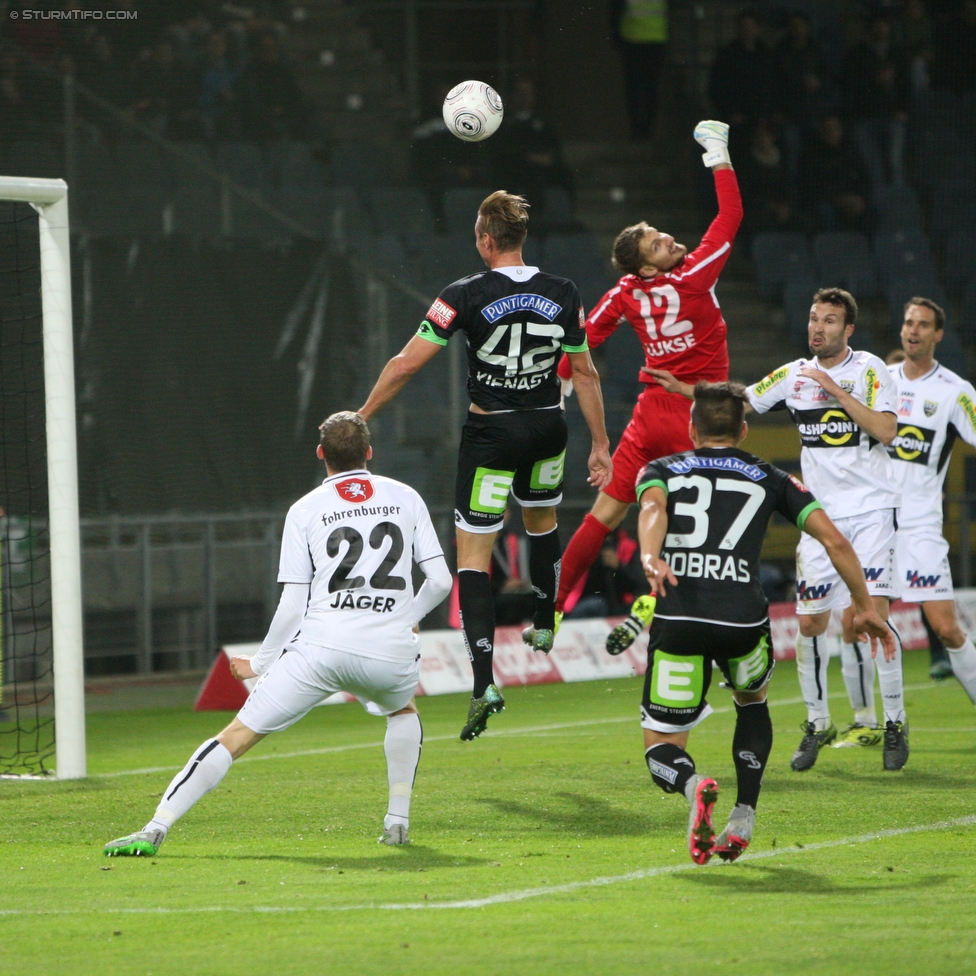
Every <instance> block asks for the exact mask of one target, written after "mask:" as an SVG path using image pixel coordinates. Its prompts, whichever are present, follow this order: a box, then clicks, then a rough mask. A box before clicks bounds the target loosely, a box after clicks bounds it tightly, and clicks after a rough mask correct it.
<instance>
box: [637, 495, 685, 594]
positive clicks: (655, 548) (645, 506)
mask: <svg viewBox="0 0 976 976" xmlns="http://www.w3.org/2000/svg"><path fill="white" fill-rule="evenodd" d="M640 504H641V510H640V515H639V516H638V518H637V539H638V541H639V542H640V551H641V568H642V569H643V570H644V575H645V576H646V577H647V582H648V583H649V584H650V586H651V594H652V595H653V596H658V595H661V596H664V593H665V586H666V584H668V583H671V584H672V585H674V586H677V585H678V580H677V578H676V577H675V575H674V573H672V572H671V567H670V566H669V565H668V564H667V563H666V562H665V561H664V560H663V559H662V558H661V546H663V545H664V538H665V536H666V535H667V532H668V499H667V496H666V495H665V494H664V492H663V490H662V489H660V488H657V487H651V488H645V489H644V491H643V493H642V494H641V500H640Z"/></svg>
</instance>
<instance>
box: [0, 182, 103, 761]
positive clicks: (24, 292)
mask: <svg viewBox="0 0 976 976" xmlns="http://www.w3.org/2000/svg"><path fill="white" fill-rule="evenodd" d="M70 280H71V279H70V263H69V254H68V205H67V197H66V186H65V184H64V183H63V182H62V181H61V180H41V179H36V180H35V179H28V178H18V179H15V178H12V177H0V776H4V777H10V776H17V777H20V776H50V775H57V777H58V778H59V779H70V778H77V777H81V776H84V775H85V724H84V684H83V651H82V626H81V619H82V618H81V586H80V557H79V538H78V489H77V464H76V435H75V398H74V366H73V349H72V326H71V287H70Z"/></svg>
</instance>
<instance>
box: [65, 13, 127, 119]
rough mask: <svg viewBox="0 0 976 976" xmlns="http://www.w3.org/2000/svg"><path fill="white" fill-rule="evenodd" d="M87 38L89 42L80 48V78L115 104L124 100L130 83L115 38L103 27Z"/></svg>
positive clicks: (124, 101)
mask: <svg viewBox="0 0 976 976" xmlns="http://www.w3.org/2000/svg"><path fill="white" fill-rule="evenodd" d="M86 40H87V43H86V44H85V46H84V47H83V48H82V49H81V50H80V51H79V57H78V64H77V78H78V80H79V81H80V82H81V83H82V84H84V85H86V86H87V87H88V88H90V89H91V90H92V91H93V92H95V94H96V95H101V96H102V98H104V99H107V100H108V101H110V102H112V104H113V105H119V104H125V103H126V101H128V94H129V86H128V83H127V78H126V72H124V71H123V68H122V66H121V65H120V64H119V63H118V59H117V58H116V56H115V49H114V47H113V46H112V42H111V41H110V40H109V38H108V36H107V35H106V34H103V33H102V32H100V31H96V32H94V33H92V34H90V35H89V36H88V38H87V39H86Z"/></svg>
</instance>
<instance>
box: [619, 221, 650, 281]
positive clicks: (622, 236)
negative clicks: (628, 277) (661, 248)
mask: <svg viewBox="0 0 976 976" xmlns="http://www.w3.org/2000/svg"><path fill="white" fill-rule="evenodd" d="M650 229H651V228H650V227H648V226H647V222H646V221H644V220H642V221H641V222H640V223H639V224H634V225H633V226H631V227H625V228H624V229H623V230H622V231H621V232H620V233H619V234H618V235H617V239H616V240H615V241H614V242H613V255H612V258H613V266H614V267H615V268H616V269H617V270H618V271H619V272H620V273H621V274H633V275H639V274H640V270H641V268H643V267H644V255H643V254H641V249H640V248H641V241H642V240H643V239H644V235H645V234H646V233H647V232H648V231H649V230H650Z"/></svg>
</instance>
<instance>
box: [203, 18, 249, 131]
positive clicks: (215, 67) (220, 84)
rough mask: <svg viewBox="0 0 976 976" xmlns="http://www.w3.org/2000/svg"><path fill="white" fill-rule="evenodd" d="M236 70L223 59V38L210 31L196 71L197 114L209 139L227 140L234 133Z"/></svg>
mask: <svg viewBox="0 0 976 976" xmlns="http://www.w3.org/2000/svg"><path fill="white" fill-rule="evenodd" d="M239 76H240V72H239V71H237V70H235V69H234V68H232V67H231V66H230V64H229V63H228V60H227V37H226V35H225V34H224V32H223V31H214V32H213V33H212V34H211V35H210V36H209V37H208V38H207V43H206V45H205V47H204V60H203V63H202V64H201V66H200V72H199V80H198V84H199V93H200V101H199V105H200V116H201V118H202V119H203V124H204V127H205V129H206V133H207V136H208V137H209V138H211V139H213V138H218V139H230V138H233V137H234V135H236V131H237V126H236V122H237V118H236V104H235V97H236V93H235V90H234V86H235V85H236V84H237V79H238V77H239Z"/></svg>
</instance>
